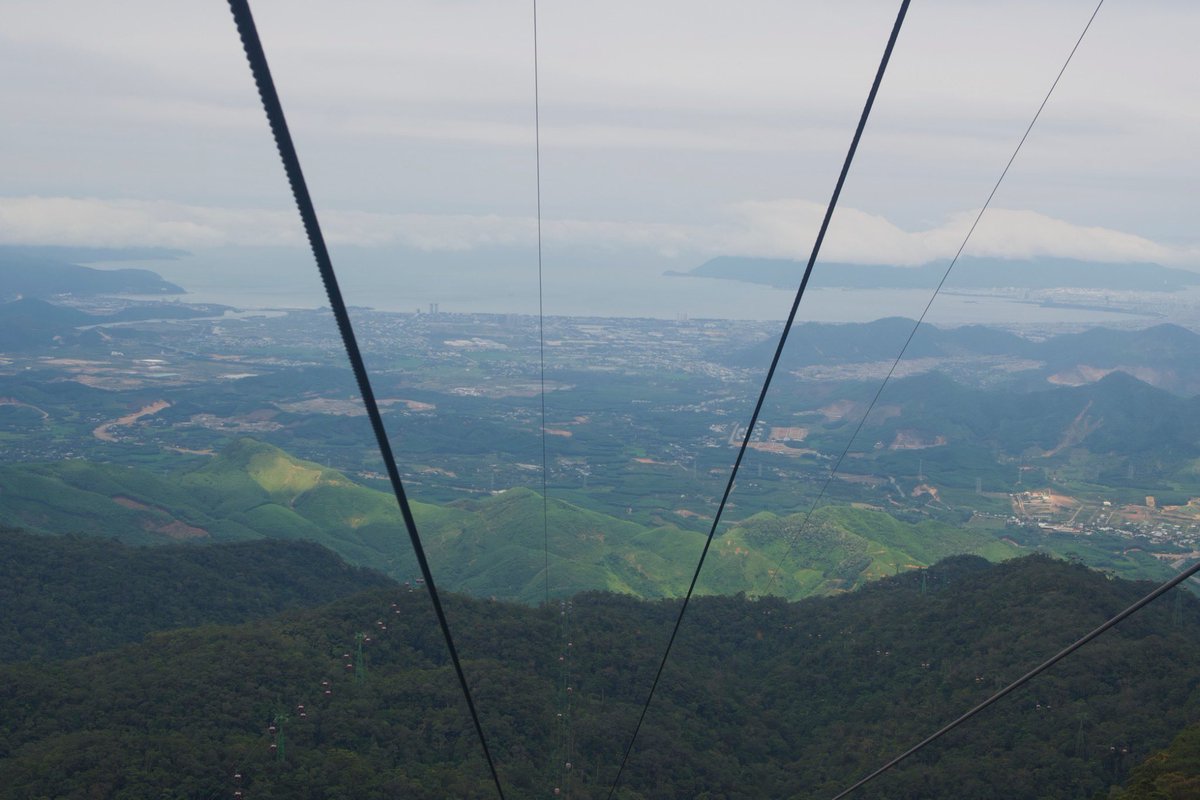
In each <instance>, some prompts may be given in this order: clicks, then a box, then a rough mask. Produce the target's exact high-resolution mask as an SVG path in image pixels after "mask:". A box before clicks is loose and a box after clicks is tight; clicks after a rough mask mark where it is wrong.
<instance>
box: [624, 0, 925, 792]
mask: <svg viewBox="0 0 1200 800" xmlns="http://www.w3.org/2000/svg"><path fill="white" fill-rule="evenodd" d="M909 2H910V0H901V3H900V10H899V12H898V13H897V14H896V22H895V24H894V25H893V26H892V32H891V35H890V36H889V37H888V42H887V46H886V47H885V48H884V51H883V57H882V59H880V62H879V69H878V70H876V72H875V80H874V82H873V83H872V84H871V91H870V92H869V93H868V94H867V101H866V103H865V104H864V106H863V110H862V114H861V116H860V117H859V120H858V127H857V128H855V130H854V137H853V139H851V141H850V149H849V150H848V151H847V153H846V159H845V161H843V162H842V170H841V172H840V173H839V174H838V179H837V184H836V185H835V186H834V189H833V195H832V197H830V199H829V205H828V207H827V208H826V209H825V217H824V218H823V219H822V220H821V228H820V230H819V231H818V232H817V238H816V241H815V242H814V243H813V248H812V252H811V253H810V254H809V257H808V264H807V266H806V267H805V269H804V277H803V278H801V280H800V287H799V289H797V291H796V298H795V299H794V300H793V301H792V308H791V310H790V312H789V313H788V317H787V321H786V322H785V323H784V326H783V332H782V333H780V335H779V344H778V345H777V346H776V348H775V355H774V357H773V358H772V359H771V366H770V367H769V368H768V369H767V375H766V378H765V379H764V380H763V385H762V390H761V391H760V392H759V394H758V401H757V402H756V403H755V405H754V413H753V414H751V415H750V424H749V425H748V426H747V427H746V436H745V437H744V438H743V439H742V446H741V448H739V449H738V454H737V458H736V459H734V462H733V469H732V470H730V473H729V480H728V482H727V483H726V484H725V492H724V494H723V495H722V496H721V502H720V504H719V505H718V506H717V511H716V514H715V515H713V521H712V526H711V527H710V528H709V531H708V539H707V540H706V541H705V542H704V549H703V550H702V551H701V552H700V560H699V561H698V562H697V563H696V571H695V573H694V574H693V575H692V581H691V583H690V584H689V585H688V590H687V594H686V595H685V596H684V598H683V604H682V605H681V606H680V608H679V615H678V616H677V617H676V619H675V627H674V628H673V629H672V630H671V637H670V639H668V640H667V647H666V650H665V651H664V652H663V656H662V660H661V661H660V662H659V665H658V670H657V672H655V674H654V681H653V682H652V683H651V684H650V692H649V694H648V695H647V696H646V702H645V703H644V704H643V705H642V711H641V714H640V715H639V716H638V721H637V725H636V726H635V727H634V729H633V735H632V736H631V737H630V738H629V745H628V746H627V747H626V748H625V755H624V756H623V757H622V758H621V765H620V767H618V768H617V776H616V778H615V779H614V780H613V785H612V788H611V789H610V790H609V792H608V797H609V800H611V798H612V797H613V795H614V794H615V793H616V791H617V786H618V785H619V784H620V782H621V775H622V773H624V771H625V765H626V764H627V763H628V762H629V754H630V753H631V752H633V746H634V743H635V742H636V741H637V737H638V733H639V732H640V731H641V729H642V723H643V722H644V721H645V719H646V712H647V711H648V710H649V708H650V701H651V700H653V699H654V692H655V690H656V689H657V688H658V682H659V680H660V679H661V678H662V674H663V670H664V669H665V668H666V666H667V659H668V658H669V657H670V655H671V648H672V647H673V646H674V644H675V637H676V636H677V635H678V634H679V627H680V625H681V624H682V623H683V616H684V614H685V613H687V609H688V604H689V603H690V602H691V600H692V593H693V592H694V591H695V589H696V582H697V581H698V580H699V579H700V571H701V570H702V569H703V568H704V559H705V558H706V557H707V556H708V551H709V548H710V547H712V543H713V537H714V536H716V533H717V526H718V525H720V523H721V515H722V514H723V513H724V511H725V506H726V504H727V503H728V502H729V495H730V494H731V493H732V492H733V484H734V481H735V480H737V474H738V469H739V468H740V467H741V465H742V459H743V458H744V457H745V455H746V450H747V449H749V447H750V436H751V434H753V433H754V427H755V425H757V424H758V416H759V414H760V413H761V412H762V407H763V402H764V401H765V400H766V397H767V390H768V389H769V388H770V386H771V379H772V378H773V377H774V376H775V370H776V368H777V367H778V366H779V359H780V356H781V355H782V354H783V348H784V345H785V344H786V343H787V338H788V333H789V332H790V331H791V329H792V323H793V322H795V319H796V312H797V310H798V309H799V308H800V301H801V299H802V298H803V297H804V291H805V289H806V288H807V287H808V280H809V278H810V277H811V276H812V271H813V266H814V265H815V264H816V262H817V256H818V255H819V254H820V252H821V244H822V243H823V242H824V241H825V234H826V232H827V231H828V230H829V222H830V220H831V219H832V218H833V212H834V209H836V208H837V202H838V198H839V197H840V196H841V194H842V187H843V186H844V185H845V183H846V176H847V175H848V174H849V172H850V165H851V164H852V163H853V161H854V154H855V152H857V150H858V143H859V141H860V140H861V139H862V135H863V130H864V129H865V128H866V126H867V119H868V118H869V117H870V115H871V108H872V107H873V106H874V104H875V96H876V95H877V94H878V92H879V86H880V84H881V83H882V82H883V76H884V73H885V72H886V71H887V65H888V61H890V60H891V57H892V50H893V49H894V48H895V46H896V39H897V38H898V37H899V36H900V28H901V27H902V26H903V24H904V17H905V15H906V14H907V13H908V5H909Z"/></svg>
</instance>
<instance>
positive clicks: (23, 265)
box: [0, 245, 185, 302]
mask: <svg viewBox="0 0 1200 800" xmlns="http://www.w3.org/2000/svg"><path fill="white" fill-rule="evenodd" d="M176 255H179V253H178V252H177V251H173V250H149V249H146V248H137V249H111V250H106V249H101V248H68V247H26V246H19V245H2V246H0V302H3V301H7V300H14V299H16V298H18V297H25V298H42V299H45V298H51V297H57V296H60V295H74V296H88V295H98V294H141V295H168V294H184V293H185V290H184V289H183V288H182V287H180V286H176V285H175V284H173V283H170V282H168V281H165V280H163V278H162V276H161V275H159V274H158V273H156V272H152V271H151V270H148V269H95V268H94V267H86V266H83V265H82V264H80V263H78V262H82V261H137V260H141V259H146V258H171V257H174V256H176Z"/></svg>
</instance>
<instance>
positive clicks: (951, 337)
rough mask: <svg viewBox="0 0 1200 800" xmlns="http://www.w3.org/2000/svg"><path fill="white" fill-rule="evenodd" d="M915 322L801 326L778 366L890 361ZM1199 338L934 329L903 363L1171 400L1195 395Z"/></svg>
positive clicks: (729, 356) (1106, 331) (1160, 329)
mask: <svg viewBox="0 0 1200 800" xmlns="http://www.w3.org/2000/svg"><path fill="white" fill-rule="evenodd" d="M913 324H914V322H913V320H910V319H904V318H902V317H888V318H886V319H880V320H876V321H874V322H867V323H842V324H833V323H819V322H807V323H802V324H799V325H795V326H794V327H793V328H792V331H791V334H790V335H789V337H788V343H787V347H786V349H785V350H784V353H783V360H782V362H781V365H782V366H783V367H784V368H785V369H789V370H799V369H803V368H805V367H813V366H836V365H852V364H866V363H872V362H877V363H890V362H891V361H892V360H894V359H895V358H896V355H897V354H898V352H899V349H900V346H901V344H903V342H904V341H905V340H906V339H907V338H908V335H909V333H910V332H911V331H912V327H913ZM776 344H777V339H775V338H771V339H764V340H762V341H759V342H756V343H755V344H753V345H749V346H747V347H741V348H736V349H731V350H728V351H726V352H724V353H721V354H718V355H717V356H716V357H718V358H720V359H721V360H722V362H723V363H725V364H728V365H729V366H746V365H755V364H762V365H765V364H768V363H770V360H771V356H772V355H773V354H774V352H775V347H776ZM1198 355H1200V335H1198V334H1196V333H1194V332H1192V331H1190V330H1188V329H1187V328H1183V327H1180V326H1178V325H1170V324H1167V325H1155V326H1153V327H1150V328H1145V329H1142V330H1116V329H1113V328H1092V329H1090V330H1086V331H1083V332H1081V333H1071V334H1060V335H1058V336H1052V337H1050V338H1047V339H1044V340H1041V341H1034V340H1031V339H1026V338H1024V337H1021V336H1017V335H1016V334H1012V333H1008V332H1006V331H1002V330H998V329H996V328H987V327H983V326H979V325H964V326H962V327H957V328H939V327H936V326H933V325H928V324H926V325H922V326H921V328H920V329H919V330H918V331H917V333H916V335H915V336H914V337H913V339H912V342H911V343H910V344H909V346H908V349H907V350H906V351H905V354H904V358H905V361H906V363H909V364H911V362H912V361H914V360H915V359H922V358H936V359H972V358H978V357H988V358H1007V359H1025V360H1027V361H1030V362H1040V363H1031V364H1029V365H1028V366H1027V367H1026V368H1025V369H1024V370H1023V371H1024V372H1027V373H1029V374H1031V375H1032V376H1033V377H1035V378H1036V379H1037V380H1036V383H1035V384H1031V385H1036V384H1041V385H1043V386H1044V385H1045V384H1046V383H1047V382H1048V383H1050V384H1055V385H1061V386H1076V385H1081V384H1085V383H1091V382H1094V381H1096V380H1098V379H1099V378H1101V377H1103V376H1104V375H1106V374H1108V373H1110V372H1113V371H1121V372H1125V373H1127V374H1129V375H1133V376H1134V377H1136V378H1138V379H1139V380H1142V381H1145V382H1146V383H1149V384H1151V385H1153V386H1157V387H1159V388H1162V389H1166V390H1168V391H1171V392H1173V393H1175V394H1180V395H1186V396H1192V395H1196V394H1200V358H1198V357H1197V356H1198Z"/></svg>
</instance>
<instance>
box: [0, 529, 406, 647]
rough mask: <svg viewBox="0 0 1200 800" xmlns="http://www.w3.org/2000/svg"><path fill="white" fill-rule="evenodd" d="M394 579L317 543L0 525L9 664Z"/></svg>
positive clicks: (0, 586) (304, 602) (0, 618)
mask: <svg viewBox="0 0 1200 800" xmlns="http://www.w3.org/2000/svg"><path fill="white" fill-rule="evenodd" d="M394 585H395V584H393V583H392V581H390V580H389V579H387V578H385V577H384V576H383V575H381V574H379V573H377V572H374V571H372V570H368V569H363V568H361V567H351V566H349V565H347V564H346V563H345V562H344V561H342V560H341V559H340V558H338V557H337V556H336V555H334V554H333V553H332V552H330V551H329V550H326V549H325V548H323V547H321V546H320V545H317V544H313V543H311V542H299V541H290V542H285V541H278V540H262V541H255V542H239V543H229V544H215V545H212V546H210V547H194V546H186V545H168V546H164V547H154V548H150V547H130V546H128V545H124V544H121V543H119V542H115V541H112V540H109V539H99V538H93V537H84V536H63V537H58V536H38V535H34V534H28V533H24V532H22V531H17V530H11V529H5V528H0V609H3V613H2V614H0V662H13V661H28V660H30V659H55V658H71V657H74V656H81V655H88V654H90V653H95V652H98V651H100V650H106V649H108V648H111V647H115V646H117V645H119V644H125V643H127V642H134V641H138V640H140V639H141V638H142V637H143V636H145V635H146V634H147V633H149V632H150V631H156V630H165V629H168V628H181V627H187V626H192V625H201V624H206V623H217V624H233V623H238V622H245V621H247V620H252V619H258V618H261V617H267V616H271V615H273V614H277V613H279V612H280V611H284V610H286V609H290V608H299V607H303V606H315V605H321V604H323V603H327V602H329V601H331V600H334V599H337V598H339V597H345V596H347V595H350V594H353V593H355V592H360V591H363V590H364V589H371V588H380V587H384V586H394Z"/></svg>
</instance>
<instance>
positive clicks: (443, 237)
mask: <svg viewBox="0 0 1200 800" xmlns="http://www.w3.org/2000/svg"><path fill="white" fill-rule="evenodd" d="M823 213H824V205H822V204H821V203H817V202H814V201H810V200H801V199H781V200H771V201H761V200H758V201H746V202H742V203H737V204H734V205H732V206H730V207H728V208H727V209H725V211H724V214H723V218H722V219H721V220H720V221H718V222H716V223H714V224H711V225H695V224H675V223H654V222H640V221H632V222H631V221H621V220H595V219H547V220H545V221H544V224H543V236H544V239H545V241H546V243H547V244H548V245H551V246H561V247H574V248H592V249H600V250H604V251H607V252H611V253H614V254H619V253H620V252H622V251H625V252H628V251H630V250H637V251H642V252H645V251H651V252H657V253H659V254H660V255H663V256H671V257H674V256H686V257H694V258H696V259H703V258H707V257H709V256H712V255H719V254H723V255H746V256H764V257H775V258H796V259H802V258H804V257H805V256H806V254H807V253H808V251H809V249H810V248H811V247H812V242H813V238H814V237H815V235H816V231H817V228H818V225H819V224H820V220H821V216H822V214H823ZM976 213H977V212H976V211H963V212H959V213H956V214H953V215H952V216H951V217H950V218H949V219H948V220H946V221H945V222H943V223H942V224H939V225H936V226H933V227H930V228H927V229H924V230H913V231H909V230H904V229H902V228H901V227H899V226H898V225H896V224H894V223H892V222H891V221H889V220H887V219H885V218H884V217H881V216H878V215H874V214H869V213H866V212H864V211H860V210H858V209H854V208H848V207H845V206H843V207H841V208H839V209H838V211H837V213H836V214H835V215H834V219H833V222H832V224H831V226H830V231H829V235H828V236H827V238H826V241H825V245H824V248H823V250H822V259H823V260H826V261H849V262H857V263H865V264H893V265H899V266H909V265H917V264H923V263H927V262H929V261H932V260H936V259H942V258H949V257H950V256H953V255H954V253H955V251H956V250H957V248H958V246H959V244H960V243H961V241H962V238H963V236H964V235H965V233H966V231H967V229H968V227H969V226H970V224H971V221H972V220H973V219H974V218H975V214H976ZM321 219H322V225H323V227H324V230H325V233H326V236H327V237H328V239H329V241H330V243H331V244H352V245H357V246H365V247H386V246H402V247H409V248H414V249H417V250H423V251H430V252H435V251H443V252H445V251H469V250H477V249H479V250H485V249H488V248H496V247H514V246H515V247H531V246H533V244H534V243H535V242H536V234H537V222H536V220H535V219H534V218H532V217H527V216H503V215H497V214H486V215H471V214H385V213H378V212H365V211H339V210H332V211H325V212H322V213H321ZM0 241H3V242H8V243H22V244H69V245H93V246H136V245H150V246H167V247H179V248H185V249H189V248H190V249H203V248H206V247H217V246H229V245H235V246H237V245H240V246H276V245H301V244H303V242H304V238H303V231H302V229H301V227H300V223H299V221H298V218H297V216H296V214H295V213H294V212H293V211H291V210H286V211H284V210H276V209H261V208H259V209H254V208H241V209H231V208H220V207H211V206H196V205H184V204H178V203H161V202H147V201H140V200H101V199H96V198H70V197H6V198H5V197H0ZM966 253H967V254H968V255H974V256H992V257H998V258H1031V257H1038V256H1043V257H1044V256H1054V257H1062V258H1076V259H1080V260H1090V261H1106V262H1111V261H1154V262H1158V263H1162V264H1169V265H1178V266H1185V267H1200V249H1198V248H1197V247H1195V246H1191V247H1174V246H1169V245H1166V244H1162V243H1159V242H1155V241H1152V240H1150V239H1147V238H1145V237H1142V236H1137V235H1135V234H1130V233H1125V232H1122V231H1117V230H1112V229H1109V228H1102V227H1097V226H1081V225H1076V224H1072V223H1070V222H1067V221H1064V220H1061V219H1055V218H1053V217H1049V216H1047V215H1045V214H1040V213H1037V212H1033V211H1022V210H1012V209H999V208H996V209H990V210H989V211H988V213H987V214H986V215H984V218H983V222H982V223H981V224H980V225H979V227H978V229H977V230H976V231H975V234H974V236H973V238H972V240H971V243H970V245H969V246H968V248H967V251H966Z"/></svg>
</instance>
